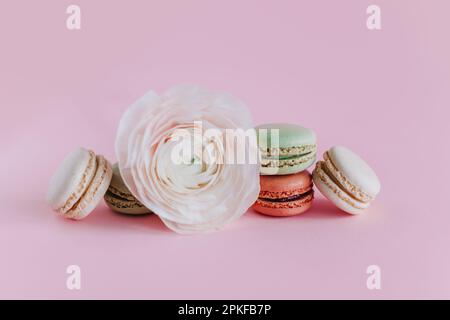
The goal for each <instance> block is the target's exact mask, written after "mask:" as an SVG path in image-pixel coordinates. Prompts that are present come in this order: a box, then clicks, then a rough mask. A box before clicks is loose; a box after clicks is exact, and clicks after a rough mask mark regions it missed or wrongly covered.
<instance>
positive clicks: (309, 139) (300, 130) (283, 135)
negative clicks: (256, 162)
mask: <svg viewBox="0 0 450 320" xmlns="http://www.w3.org/2000/svg"><path fill="white" fill-rule="evenodd" d="M255 129H256V131H257V134H258V139H259V140H261V139H262V138H266V140H265V141H261V142H262V144H263V145H267V147H270V146H271V145H272V140H273V139H272V133H273V134H274V133H275V132H274V131H273V130H277V129H278V140H279V141H278V142H279V143H278V145H279V147H281V148H287V147H298V146H303V145H314V144H316V134H315V133H314V131H312V130H311V129H308V128H305V127H302V126H299V125H296V124H292V123H268V124H262V125H259V126H257V127H256V128H255ZM264 129H265V131H262V130H264ZM264 132H266V134H267V137H263V136H264V134H263V133H264ZM264 142H265V143H264ZM273 142H274V144H276V142H277V141H273Z"/></svg>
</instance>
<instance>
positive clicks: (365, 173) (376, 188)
mask: <svg viewBox="0 0 450 320" xmlns="http://www.w3.org/2000/svg"><path fill="white" fill-rule="evenodd" d="M328 155H329V157H330V159H331V160H332V162H333V164H334V165H335V167H336V168H337V170H339V171H340V172H341V173H342V175H343V176H345V177H346V179H347V180H348V181H349V182H350V183H351V184H352V185H354V186H356V187H358V188H360V189H361V190H362V191H363V192H364V193H367V194H368V195H369V196H371V197H372V198H374V197H376V195H377V194H378V193H379V192H380V188H381V185H380V180H379V179H378V177H377V175H376V174H375V172H374V171H373V169H372V168H371V167H370V166H369V165H368V164H367V163H366V162H365V161H364V160H363V159H362V158H361V157H360V156H358V155H357V154H355V153H354V152H353V151H351V150H350V149H348V148H345V147H343V146H334V147H332V148H331V149H330V150H329V151H328Z"/></svg>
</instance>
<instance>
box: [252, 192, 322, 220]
mask: <svg viewBox="0 0 450 320" xmlns="http://www.w3.org/2000/svg"><path fill="white" fill-rule="evenodd" d="M313 198H314V196H313V193H311V194H309V195H308V196H306V197H305V198H302V199H299V200H295V201H289V202H270V201H265V200H260V199H258V200H256V202H255V204H254V205H253V209H254V210H255V211H257V212H259V213H262V214H265V215H268V216H273V217H290V216H295V215H298V214H301V213H303V212H305V211H307V210H308V209H309V208H311V206H312V203H313Z"/></svg>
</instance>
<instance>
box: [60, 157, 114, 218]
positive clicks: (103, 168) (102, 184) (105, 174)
mask: <svg viewBox="0 0 450 320" xmlns="http://www.w3.org/2000/svg"><path fill="white" fill-rule="evenodd" d="M111 176H112V170H111V167H110V165H109V163H108V162H107V161H106V159H105V158H104V157H103V156H96V169H95V176H94V178H93V179H92V181H91V182H90V184H89V186H88V187H87V189H86V191H85V193H84V194H83V195H82V196H81V198H80V199H79V200H78V201H77V202H76V203H75V205H74V206H73V207H72V208H71V209H70V210H69V211H67V212H66V213H65V216H66V217H67V218H72V219H77V220H79V219H82V218H84V217H85V216H86V215H88V214H89V213H90V211H91V210H87V211H88V212H84V211H85V210H86V209H87V208H88V207H91V206H92V205H93V204H94V202H95V199H96V197H97V193H100V192H102V193H104V192H106V188H107V185H109V181H110V180H111ZM106 183H107V184H106ZM103 190H104V191H103Z"/></svg>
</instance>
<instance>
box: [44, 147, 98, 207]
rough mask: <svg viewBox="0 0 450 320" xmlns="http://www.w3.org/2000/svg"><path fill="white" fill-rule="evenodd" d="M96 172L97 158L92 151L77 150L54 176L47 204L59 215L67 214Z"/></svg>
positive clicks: (66, 159)
mask: <svg viewBox="0 0 450 320" xmlns="http://www.w3.org/2000/svg"><path fill="white" fill-rule="evenodd" d="M95 170H96V158H95V154H94V153H93V152H92V151H88V150H86V149H84V148H77V149H76V150H74V151H73V152H71V153H70V154H69V155H68V156H67V157H66V158H65V159H64V160H63V161H62V163H61V164H60V166H59V167H58V169H57V170H56V172H55V173H54V175H53V176H52V178H51V180H50V184H49V188H48V191H47V202H48V203H49V205H50V207H51V208H52V209H53V210H55V211H58V212H59V213H66V212H67V211H68V210H69V209H70V208H72V207H73V206H74V205H75V203H77V202H78V201H79V199H80V198H81V196H82V195H83V194H84V192H85V191H86V189H87V188H88V186H89V184H90V183H91V181H92V179H93V177H94V174H95Z"/></svg>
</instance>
